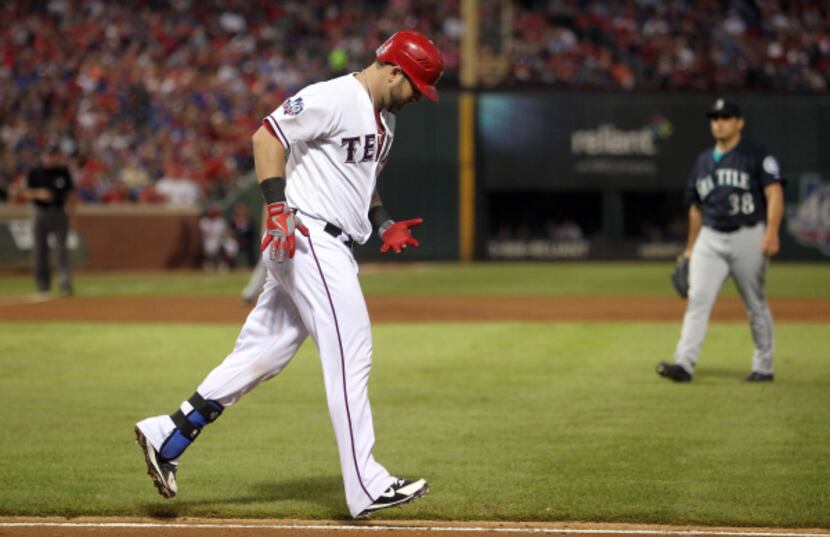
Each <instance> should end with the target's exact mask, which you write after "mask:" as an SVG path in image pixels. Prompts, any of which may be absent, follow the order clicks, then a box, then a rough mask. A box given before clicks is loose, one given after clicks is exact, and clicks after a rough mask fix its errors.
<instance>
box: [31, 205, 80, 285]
mask: <svg viewBox="0 0 830 537" xmlns="http://www.w3.org/2000/svg"><path fill="white" fill-rule="evenodd" d="M34 211H35V213H34V249H33V255H34V274H35V285H36V286H37V290H38V291H40V292H42V293H45V292H48V291H49V288H50V287H51V280H52V271H51V269H50V267H49V235H50V234H54V236H55V254H56V257H57V271H56V272H57V276H58V287H59V288H60V290H61V292H63V293H71V292H72V283H71V280H70V272H69V249H68V248H67V245H66V239H67V236H68V235H69V216H68V215H67V214H66V211H64V210H63V209H61V208H57V207H55V208H47V209H43V208H39V207H38V208H35V210H34Z"/></svg>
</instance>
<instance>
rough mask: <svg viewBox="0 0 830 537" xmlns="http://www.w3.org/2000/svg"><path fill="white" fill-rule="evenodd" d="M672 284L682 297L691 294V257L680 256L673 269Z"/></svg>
mask: <svg viewBox="0 0 830 537" xmlns="http://www.w3.org/2000/svg"><path fill="white" fill-rule="evenodd" d="M671 284H672V285H673V286H674V290H675V291H677V294H678V295H680V298H686V297H688V296H689V258H688V257H682V256H681V257H680V258H679V259H678V260H677V264H676V265H675V266H674V269H673V270H672V271H671Z"/></svg>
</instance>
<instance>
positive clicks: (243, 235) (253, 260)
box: [231, 201, 260, 268]
mask: <svg viewBox="0 0 830 537" xmlns="http://www.w3.org/2000/svg"><path fill="white" fill-rule="evenodd" d="M231 230H232V231H233V234H234V237H235V238H236V242H237V244H238V245H239V253H240V255H243V254H244V255H245V262H246V263H247V265H248V266H249V267H251V268H253V267H254V265H256V264H257V261H258V260H259V257H260V249H259V240H258V239H259V237H257V229H256V222H255V221H254V218H253V217H252V216H251V212H250V211H249V210H248V206H247V205H246V204H245V203H243V202H241V201H239V202H237V203H236V204H235V205H234V206H233V216H232V217H231Z"/></svg>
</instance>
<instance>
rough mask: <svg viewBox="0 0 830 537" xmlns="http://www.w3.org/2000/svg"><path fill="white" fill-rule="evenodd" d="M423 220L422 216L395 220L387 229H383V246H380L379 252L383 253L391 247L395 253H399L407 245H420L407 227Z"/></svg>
mask: <svg viewBox="0 0 830 537" xmlns="http://www.w3.org/2000/svg"><path fill="white" fill-rule="evenodd" d="M423 221H424V219H423V218H413V219H411V220H402V221H400V222H395V223H394V224H392V225H391V226H389V229H387V230H386V231H384V232H383V236H382V237H381V240H383V246H381V247H380V253H382V254H385V253H386V252H388V251H389V249H390V248H392V250H394V251H395V253H396V254H399V253H401V250H403V249H404V248H406V247H407V246H414V247H415V248H417V247H418V246H420V243H418V241H416V240H415V237H413V236H412V232H411V231H409V228H412V227H415V226H417V225H419V224H421V223H423Z"/></svg>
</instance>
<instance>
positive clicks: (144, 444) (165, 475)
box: [135, 426, 179, 498]
mask: <svg viewBox="0 0 830 537" xmlns="http://www.w3.org/2000/svg"><path fill="white" fill-rule="evenodd" d="M135 439H136V441H137V442H138V445H139V446H140V447H141V450H142V451H143V452H144V461H145V462H146V463H147V474H148V475H149V476H150V477H151V478H153V484H154V485H155V486H156V488H157V489H158V490H159V494H161V495H162V496H164V497H165V498H172V497H173V496H175V495H176V493H177V492H178V491H179V486H178V485H177V484H176V465H175V464H172V463H169V462H167V461H165V460H164V459H162V458H161V456H160V455H159V454H158V451H156V450H155V449H153V446H152V445H150V442H148V441H147V437H145V436H144V433H142V432H141V429H139V428H138V426H136V427H135Z"/></svg>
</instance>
